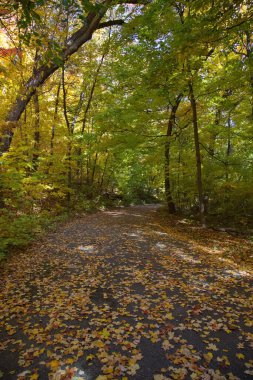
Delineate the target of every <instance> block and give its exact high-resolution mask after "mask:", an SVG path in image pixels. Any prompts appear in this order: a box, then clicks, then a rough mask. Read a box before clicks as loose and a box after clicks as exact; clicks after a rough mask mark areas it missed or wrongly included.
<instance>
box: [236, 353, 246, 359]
mask: <svg viewBox="0 0 253 380" xmlns="http://www.w3.org/2000/svg"><path fill="white" fill-rule="evenodd" d="M236 357H237V358H238V359H244V358H245V356H244V355H243V354H236Z"/></svg>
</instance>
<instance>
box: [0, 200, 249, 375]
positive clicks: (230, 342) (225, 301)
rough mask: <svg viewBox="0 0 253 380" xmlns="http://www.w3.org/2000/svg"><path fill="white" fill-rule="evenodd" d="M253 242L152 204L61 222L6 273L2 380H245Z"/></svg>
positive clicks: (0, 329)
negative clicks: (186, 221)
mask: <svg viewBox="0 0 253 380" xmlns="http://www.w3.org/2000/svg"><path fill="white" fill-rule="evenodd" d="M180 226H181V227H180ZM252 247H253V246H252V244H250V243H247V242H246V241H245V240H243V239H237V238H231V237H229V236H228V235H227V234H225V233H219V234H217V233H216V234H214V235H213V234H212V232H211V231H209V232H208V231H205V232H204V231H201V230H200V229H197V228H196V227H195V228H194V227H191V226H186V227H184V225H183V224H178V225H173V224H172V223H171V221H166V220H165V218H164V217H163V216H162V215H161V214H159V213H158V212H157V206H138V207H129V208H122V209H116V210H112V211H105V212H99V213H95V214H92V215H88V216H84V217H81V218H76V219H74V220H72V221H70V222H68V223H66V224H65V225H62V226H59V227H58V228H57V230H56V231H55V232H51V233H50V234H48V236H47V237H46V238H44V239H43V240H42V241H39V242H37V243H35V244H33V245H32V246H31V247H30V248H29V249H28V250H26V251H25V252H20V253H19V254H18V255H16V256H12V257H11V258H10V259H9V260H8V262H7V264H6V265H5V266H4V268H3V269H2V273H1V296H0V299H1V306H0V307H1V310H0V336H1V343H0V378H1V377H2V378H3V379H4V380H9V379H31V380H36V379H41V380H44V379H48V378H49V379H54V380H56V379H57V380H60V379H61V380H69V379H72V378H73V379H80V380H81V379H86V380H93V379H99V380H106V379H122V380H126V379H136V380H137V379H138V380H141V379H142V380H151V379H155V380H165V379H176V380H180V379H197V380H198V379H203V380H211V379H216V380H218V379H231V380H232V379H250V378H252V375H253V360H252V359H253V358H252V356H251V357H250V353H251V354H252V347H253V339H252V337H253V323H252V302H251V301H252V299H251V300H250V295H252V275H251V274H252V271H251V270H250V269H247V268H248V267H245V268H246V269H245V268H244V269H242V267H241V265H238V264H235V263H234V262H233V260H231V257H232V258H233V259H234V257H237V256H233V252H234V251H236V252H237V254H238V252H239V251H240V250H241V256H243V253H244V255H246V254H248V255H249V256H250V250H252ZM238 255H239V254H238ZM251 255H252V251H251ZM239 256H240V255H239ZM241 256H240V257H241ZM250 313H251V314H250Z"/></svg>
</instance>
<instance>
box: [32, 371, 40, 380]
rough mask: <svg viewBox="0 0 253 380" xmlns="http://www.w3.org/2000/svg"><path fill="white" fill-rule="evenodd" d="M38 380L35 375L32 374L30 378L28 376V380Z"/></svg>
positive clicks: (37, 376)
mask: <svg viewBox="0 0 253 380" xmlns="http://www.w3.org/2000/svg"><path fill="white" fill-rule="evenodd" d="M38 378H39V375H38V374H37V373H34V374H33V375H32V376H30V380H37V379H38Z"/></svg>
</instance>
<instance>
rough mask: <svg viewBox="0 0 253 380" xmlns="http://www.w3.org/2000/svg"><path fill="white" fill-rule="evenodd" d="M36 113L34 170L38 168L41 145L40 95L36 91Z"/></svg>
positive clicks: (34, 99) (34, 98)
mask: <svg viewBox="0 0 253 380" xmlns="http://www.w3.org/2000/svg"><path fill="white" fill-rule="evenodd" d="M33 101H34V112H35V122H34V146H33V150H34V152H33V158H32V165H33V170H35V171H36V170H37V168H38V159H39V145H40V106H39V95H38V91H35V94H34V97H33Z"/></svg>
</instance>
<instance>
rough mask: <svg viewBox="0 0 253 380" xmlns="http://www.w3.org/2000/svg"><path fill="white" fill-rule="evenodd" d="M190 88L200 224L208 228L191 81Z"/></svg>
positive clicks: (195, 108) (196, 118)
mask: <svg viewBox="0 0 253 380" xmlns="http://www.w3.org/2000/svg"><path fill="white" fill-rule="evenodd" d="M188 86H189V93H190V101H191V109H192V120H193V129H194V143H195V155H196V166H197V187H198V198H199V215H200V223H201V225H202V227H206V220H205V204H204V195H203V184H202V169H201V164H202V163H201V154H200V146H199V130H198V115H197V105H196V99H195V96H194V91H193V85H192V81H189V83H188Z"/></svg>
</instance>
